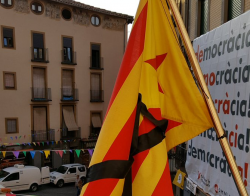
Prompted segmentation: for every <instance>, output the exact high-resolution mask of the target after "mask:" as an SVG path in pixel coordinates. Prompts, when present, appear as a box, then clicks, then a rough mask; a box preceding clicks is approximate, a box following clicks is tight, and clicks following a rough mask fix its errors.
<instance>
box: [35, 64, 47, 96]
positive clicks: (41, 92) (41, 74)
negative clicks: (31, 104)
mask: <svg viewBox="0 0 250 196" xmlns="http://www.w3.org/2000/svg"><path fill="white" fill-rule="evenodd" d="M33 88H34V98H45V69H43V68H33Z"/></svg>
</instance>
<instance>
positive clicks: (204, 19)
mask: <svg viewBox="0 0 250 196" xmlns="http://www.w3.org/2000/svg"><path fill="white" fill-rule="evenodd" d="M198 14H199V17H198V35H203V34H205V33H207V32H208V30H209V29H208V22H209V3H208V0H199V13H198Z"/></svg>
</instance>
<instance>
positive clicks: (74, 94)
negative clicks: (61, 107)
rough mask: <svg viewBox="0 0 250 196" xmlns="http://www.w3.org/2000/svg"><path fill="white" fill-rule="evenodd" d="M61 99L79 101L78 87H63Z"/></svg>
mask: <svg viewBox="0 0 250 196" xmlns="http://www.w3.org/2000/svg"><path fill="white" fill-rule="evenodd" d="M61 97H62V98H61V101H79V97H78V89H76V88H61Z"/></svg>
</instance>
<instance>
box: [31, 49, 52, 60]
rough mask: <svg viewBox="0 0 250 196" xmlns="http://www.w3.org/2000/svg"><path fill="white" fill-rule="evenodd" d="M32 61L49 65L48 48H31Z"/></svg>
mask: <svg viewBox="0 0 250 196" xmlns="http://www.w3.org/2000/svg"><path fill="white" fill-rule="evenodd" d="M31 61H32V62H41V63H49V51H48V48H34V47H31Z"/></svg>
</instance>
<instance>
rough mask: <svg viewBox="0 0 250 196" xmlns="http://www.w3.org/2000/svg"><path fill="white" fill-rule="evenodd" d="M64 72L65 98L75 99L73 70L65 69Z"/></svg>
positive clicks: (63, 90)
mask: <svg viewBox="0 0 250 196" xmlns="http://www.w3.org/2000/svg"><path fill="white" fill-rule="evenodd" d="M62 72H63V73H62V95H63V99H64V100H65V99H73V84H74V81H73V70H67V69H64V70H63V71H62Z"/></svg>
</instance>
